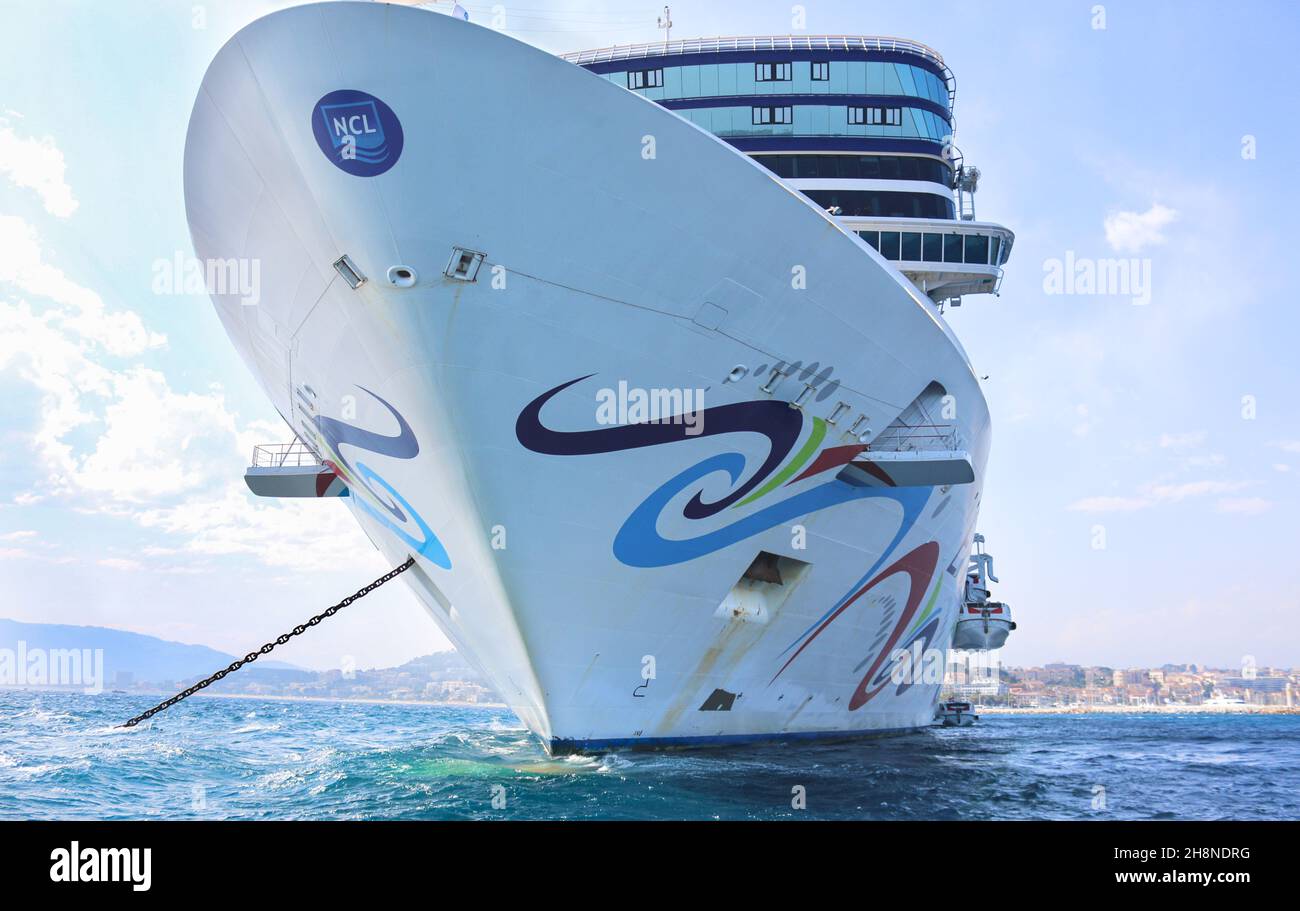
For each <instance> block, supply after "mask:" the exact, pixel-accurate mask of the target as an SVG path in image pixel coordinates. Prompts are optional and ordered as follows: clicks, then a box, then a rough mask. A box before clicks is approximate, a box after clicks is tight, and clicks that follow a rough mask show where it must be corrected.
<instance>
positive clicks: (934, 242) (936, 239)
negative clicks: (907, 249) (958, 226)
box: [922, 234, 943, 263]
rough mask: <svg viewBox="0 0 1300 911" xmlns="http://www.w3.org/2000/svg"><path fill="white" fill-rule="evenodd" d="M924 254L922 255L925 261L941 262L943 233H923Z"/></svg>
mask: <svg viewBox="0 0 1300 911" xmlns="http://www.w3.org/2000/svg"><path fill="white" fill-rule="evenodd" d="M924 246H925V250H924V252H925V255H924V256H923V257H922V259H923V260H925V262H927V263H941V262H943V235H942V234H927V235H925V241H924Z"/></svg>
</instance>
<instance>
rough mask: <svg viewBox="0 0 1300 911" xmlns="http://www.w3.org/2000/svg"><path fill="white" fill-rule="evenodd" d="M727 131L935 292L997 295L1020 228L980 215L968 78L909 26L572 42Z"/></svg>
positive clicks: (694, 118) (950, 298) (720, 132)
mask: <svg viewBox="0 0 1300 911" xmlns="http://www.w3.org/2000/svg"><path fill="white" fill-rule="evenodd" d="M565 59H566V60H569V61H571V62H573V63H577V64H579V65H580V66H584V67H586V68H587V69H589V70H591V71H592V72H594V73H597V74H599V75H600V76H601V77H602V78H604V79H607V80H609V81H610V82H612V83H614V84H615V85H618V86H622V87H625V88H627V89H629V90H630V91H633V92H635V93H637V94H639V95H642V96H644V97H646V98H648V99H650V100H651V101H654V102H656V103H658V104H660V105H662V106H663V107H665V108H667V109H668V110H670V111H674V112H676V113H677V114H678V115H680V116H681V117H684V118H686V119H687V120H690V121H691V122H692V123H694V124H696V125H698V126H700V127H702V128H703V129H706V130H708V131H710V132H711V133H713V134H715V135H716V136H719V137H720V138H722V139H724V140H725V141H726V142H727V143H729V144H730V145H732V146H733V147H735V148H736V149H738V150H740V151H742V152H744V153H746V154H747V155H749V156H750V157H751V158H753V160H754V161H756V162H758V163H759V164H761V165H762V166H763V167H765V168H767V169H768V170H770V171H771V172H772V173H773V174H776V175H777V176H778V177H780V178H782V179H783V180H784V181H785V182H786V183H787V184H789V185H790V186H791V187H793V188H795V189H796V190H799V191H800V192H801V193H803V194H804V195H806V196H807V197H808V198H809V199H811V200H813V201H814V202H815V203H816V204H817V205H819V206H821V207H822V208H823V209H825V210H826V211H827V212H829V213H831V214H832V215H834V217H835V218H836V219H837V220H838V221H839V222H840V224H841V225H843V226H844V227H845V228H846V229H847V230H850V231H853V232H855V233H856V234H857V235H858V236H859V237H861V238H862V239H863V240H864V241H866V243H868V244H869V245H870V246H871V247H872V248H873V249H875V250H877V251H878V252H879V253H880V254H881V256H883V257H884V258H885V259H887V260H889V261H890V262H891V263H893V264H894V265H895V267H896V268H897V269H899V271H901V272H902V273H903V274H904V275H906V276H907V277H908V278H909V279H910V280H911V281H913V282H914V283H915V284H916V285H917V287H918V288H920V289H921V291H922V292H923V293H925V294H926V295H927V296H929V297H930V298H931V299H932V300H934V301H935V302H936V303H942V304H951V305H954V306H956V305H959V304H960V303H961V298H962V296H963V295H967V294H986V293H994V294H996V293H997V291H998V289H999V286H1000V284H1001V281H1002V267H1003V266H1004V265H1005V264H1006V262H1007V259H1008V258H1009V257H1010V255H1011V247H1012V244H1013V242H1014V240H1015V236H1014V235H1013V234H1012V232H1011V231H1010V230H1008V229H1007V228H1005V227H1003V226H1001V225H997V224H993V223H991V222H981V221H977V220H976V218H975V191H976V190H977V189H978V185H979V179H980V172H979V169H978V168H975V167H972V166H970V165H967V164H966V163H965V160H964V157H963V156H962V154H961V152H960V150H959V149H958V147H957V145H956V143H955V139H954V126H953V124H954V115H953V108H954V104H955V101H956V97H957V81H956V78H955V77H954V76H953V74H952V71H951V70H950V69H949V68H948V66H947V64H945V63H944V60H943V57H941V56H940V55H939V53H938V52H936V51H934V50H933V49H931V48H929V47H926V46H925V45H923V44H919V43H917V42H915V41H908V40H905V39H901V38H880V37H868V36H861V35H800V36H791V35H775V36H762V37H745V38H699V39H690V40H682V41H659V42H652V43H648V44H636V45H623V46H618V47H610V48H601V49H598V50H590V51H581V52H578V53H573V54H567V55H565Z"/></svg>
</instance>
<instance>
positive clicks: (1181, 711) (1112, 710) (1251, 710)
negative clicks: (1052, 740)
mask: <svg viewBox="0 0 1300 911" xmlns="http://www.w3.org/2000/svg"><path fill="white" fill-rule="evenodd" d="M975 711H976V712H978V713H979V714H981V715H1300V706H1287V705H1238V706H1222V705H1069V706H1053V707H1037V708H1028V707H1012V706H1004V705H979V704H976V705H975Z"/></svg>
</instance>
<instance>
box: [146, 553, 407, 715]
mask: <svg viewBox="0 0 1300 911" xmlns="http://www.w3.org/2000/svg"><path fill="white" fill-rule="evenodd" d="M414 565H415V558H414V557H407V559H406V562H405V563H403V564H402V565H401V566H395V567H393V568H392V569H390V570H389V571H388V572H386V573H384V574H383V575H382V576H380V577H379V578H378V579H376V580H375V581H374V582H371V583H370V584H369V585H367V586H366V587H365V588H363V589H360V590H359V591H357V592H356V593H355V594H352V595H348V596H347V597H346V598H344V599H343V600H342V601H340V602H339V603H338V604H335V605H334V606H332V607H327V608H326V609H325V610H323V611H321V612H320V613H319V614H317V615H316V616H314V617H312V618H311V619H310V620H308V621H307V622H306V623H300V624H298V625H297V626H295V627H294V628H293V631H292V632H288V633H284V634H283V635H281V636H278V637H277V638H276V639H275V641H273V642H268V643H266V645H263V646H262V647H261V648H259V649H258V650H257V651H255V652H249V653H248V654H247V655H245V656H244V657H243V658H240V659H238V660H237V661H232V662H231V663H230V664H229V665H228V666H227V667H223V668H222V669H221V670H219V671H217V672H216V673H215V674H213V675H212V676H211V677H208V678H207V679H206V680H200V681H199V682H198V683H196V684H194V685H193V686H191V687H190V688H189V689H186V690H182V691H181V692H179V693H177V694H176V695H175V696H173V697H171V698H170V699H168V700H166V701H165V702H160V703H158V704H157V705H155V706H154V707H153V708H151V709H149V710H148V711H147V712H142V713H140V714H139V715H136V716H135V717H134V718H132V719H131V720H130V721H128V722H126V723H124V724H122V725H120V726H121V727H124V728H133V727H135V726H136V725H137V724H139V723H140V722H141V721H144V720H146V719H148V718H152V717H153V716H154V715H157V714H158V713H159V712H161V711H163V710H164V709H169V708H171V707H172V706H173V705H175V704H176V703H178V702H180V701H181V700H182V699H188V698H189V697H190V696H193V695H194V694H195V693H197V692H198V691H199V690H201V689H205V688H206V687H208V686H210V685H211V684H213V683H216V682H217V681H218V680H223V679H225V677H226V675H227V674H233V673H234V672H235V671H237V670H239V669H240V668H241V667H243V666H244V665H245V664H251V663H253V662H254V661H256V660H257V659H258V658H260V657H262V656H263V655H269V654H271V652H272V651H274V650H275V647H276V646H277V645H284V644H285V643H286V642H288V641H289V640H290V639H292V638H293V637H294V636H301V635H302V634H303V633H305V632H306V631H307V630H308V628H310V627H313V626H315V625H316V624H318V623H320V622H321V621H322V620H324V619H326V618H328V617H333V616H334V615H335V614H337V613H338V612H339V611H341V610H343V608H345V607H347V606H348V605H349V604H351V603H352V602H353V601H360V600H361V599H362V598H364V597H365V596H366V595H368V594H370V593H371V592H372V591H374V590H375V589H377V588H378V587H379V586H381V585H383V584H384V583H385V582H388V581H390V580H392V579H395V578H397V577H398V576H400V575H401V574H402V573H404V572H406V571H407V570H408V569H410V568H411V567H412V566H414Z"/></svg>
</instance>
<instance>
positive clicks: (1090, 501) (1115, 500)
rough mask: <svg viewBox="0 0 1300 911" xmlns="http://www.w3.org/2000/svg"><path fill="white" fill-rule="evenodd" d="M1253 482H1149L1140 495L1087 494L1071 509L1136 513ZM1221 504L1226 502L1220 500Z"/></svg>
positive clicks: (1236, 488) (1233, 488) (1073, 510)
mask: <svg viewBox="0 0 1300 911" xmlns="http://www.w3.org/2000/svg"><path fill="white" fill-rule="evenodd" d="M1252 483H1253V482H1251V481H1188V482H1186V483H1183V484H1148V485H1146V487H1144V488H1143V489H1142V490H1141V491H1140V493H1139V494H1138V496H1133V497H1085V498H1083V499H1082V500H1076V501H1074V502H1073V503H1071V504H1070V505H1069V506H1068V507H1066V508H1067V509H1069V510H1070V511H1071V512H1136V511H1138V510H1139V509H1147V508H1148V507H1151V506H1156V505H1158V504H1161V503H1180V502H1182V501H1183V500H1186V499H1190V498H1192V497H1203V496H1209V495H1214V494H1226V493H1234V492H1236V491H1239V490H1241V489H1243V488H1245V487H1250V486H1251V485H1252ZM1220 502H1221V503H1222V502H1223V501H1220Z"/></svg>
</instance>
